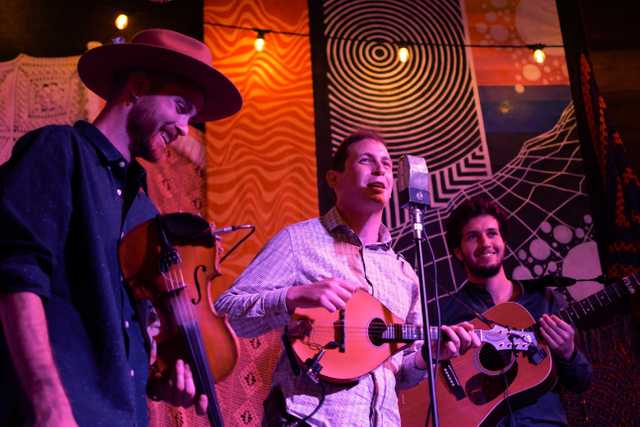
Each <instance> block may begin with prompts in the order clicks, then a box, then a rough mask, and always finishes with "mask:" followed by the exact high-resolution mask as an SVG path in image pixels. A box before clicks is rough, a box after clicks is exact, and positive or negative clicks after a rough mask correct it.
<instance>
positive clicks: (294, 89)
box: [204, 0, 318, 426]
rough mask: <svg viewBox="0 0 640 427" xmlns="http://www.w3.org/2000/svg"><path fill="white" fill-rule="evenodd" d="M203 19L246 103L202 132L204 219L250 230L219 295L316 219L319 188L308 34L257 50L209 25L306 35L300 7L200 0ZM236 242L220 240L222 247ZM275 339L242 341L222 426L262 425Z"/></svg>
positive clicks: (245, 37)
mask: <svg viewBox="0 0 640 427" xmlns="http://www.w3.org/2000/svg"><path fill="white" fill-rule="evenodd" d="M204 19H205V22H204V29H205V31H204V34H205V43H207V45H208V46H209V47H210V48H211V50H212V53H213V58H214V60H213V64H214V66H216V67H218V68H219V69H220V70H221V71H222V72H223V73H225V74H226V75H227V76H229V78H230V79H231V80H232V81H233V82H234V83H235V84H236V85H237V86H238V89H239V90H240V92H241V93H242V95H243V97H244V105H243V107H242V110H241V111H240V113H238V114H236V115H235V116H233V117H231V118H229V119H226V120H223V121H217V122H212V123H208V124H207V127H206V134H205V140H206V160H207V169H206V177H207V178H206V179H207V217H208V218H209V219H211V220H213V221H215V222H216V224H220V225H229V224H239V223H251V224H255V225H256V227H257V228H256V234H255V235H254V236H253V237H252V238H251V239H249V240H248V241H247V243H246V244H245V245H243V246H242V247H240V248H239V249H238V251H237V252H236V253H235V254H234V255H233V256H232V257H230V258H229V259H228V261H225V263H224V264H223V265H222V270H223V274H224V275H223V276H222V277H220V278H219V279H216V280H217V281H219V282H220V283H217V284H216V287H217V288H216V291H220V292H222V291H223V290H224V289H226V288H227V287H228V286H229V285H230V284H231V282H232V281H233V279H235V277H237V276H238V275H239V274H240V272H241V271H242V270H243V269H244V267H245V266H246V265H248V264H249V262H250V261H251V259H252V258H253V257H254V256H255V255H256V253H257V252H258V251H259V250H260V248H261V247H262V246H263V245H264V244H265V243H266V242H267V240H268V239H269V238H270V237H271V236H273V235H274V234H275V233H276V232H278V231H279V230H280V229H281V228H283V227H284V226H285V225H288V224H291V223H293V222H297V221H301V220H304V219H307V218H310V217H313V216H316V215H317V214H318V208H317V206H318V190H317V182H316V173H317V172H316V161H315V143H314V141H315V138H314V104H313V91H312V87H313V86H312V81H311V65H310V64H311V53H310V45H309V39H308V37H296V36H290V35H282V34H267V36H266V38H265V42H266V45H265V49H264V51H262V52H257V51H256V50H255V48H254V46H253V43H254V41H255V38H256V32H254V31H250V30H249V31H247V30H241V29H231V28H226V27H217V26H214V25H211V24H212V23H221V24H225V25H236V26H242V27H248V28H274V29H278V30H279V31H287V32H292V33H305V32H308V28H309V21H308V11H307V3H306V1H305V0H293V1H291V0H258V1H253V0H240V1H235V2H229V1H214V0H211V1H205V10H204ZM235 240H237V238H236V237H235V236H231V237H229V238H227V237H226V236H225V239H224V244H225V247H228V245H230V244H232V243H233V241H235ZM280 333H281V332H280V331H274V332H272V333H269V334H266V335H262V336H260V337H256V338H252V339H240V356H239V360H238V364H237V366H236V369H235V371H234V372H233V374H232V375H231V376H230V377H229V378H227V379H225V380H224V381H222V382H221V383H219V385H218V395H219V396H220V400H221V402H220V404H221V407H222V411H223V413H224V416H225V423H226V425H229V426H257V425H260V419H261V417H262V401H263V400H264V398H265V397H266V395H267V392H268V391H269V388H270V386H271V372H272V371H273V368H274V366H275V363H276V361H277V359H278V357H279V356H280V335H279V334H280Z"/></svg>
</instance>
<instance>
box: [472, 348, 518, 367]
mask: <svg viewBox="0 0 640 427" xmlns="http://www.w3.org/2000/svg"><path fill="white" fill-rule="evenodd" d="M514 361H515V356H514V353H513V352H512V351H504V350H503V351H498V350H496V349H495V348H494V347H493V346H491V345H489V344H484V345H483V346H482V347H480V351H478V353H477V362H478V365H479V366H478V368H479V370H480V371H481V372H484V373H485V374H487V375H498V374H501V373H503V372H505V371H506V370H508V369H509V368H510V367H511V366H512V365H513V363H514Z"/></svg>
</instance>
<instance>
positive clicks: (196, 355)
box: [174, 269, 213, 404]
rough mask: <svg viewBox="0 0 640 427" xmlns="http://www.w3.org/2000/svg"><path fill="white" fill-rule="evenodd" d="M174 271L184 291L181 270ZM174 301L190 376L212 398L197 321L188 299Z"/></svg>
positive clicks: (184, 297)
mask: <svg viewBox="0 0 640 427" xmlns="http://www.w3.org/2000/svg"><path fill="white" fill-rule="evenodd" d="M176 270H177V271H178V273H179V277H176V279H175V280H177V281H179V283H180V284H181V286H182V287H183V289H186V282H185V280H184V274H183V272H182V270H181V269H176ZM176 276H177V274H176ZM183 292H184V290H183ZM174 301H175V302H176V305H177V306H178V310H179V311H180V316H181V318H182V323H183V330H184V333H185V339H186V341H187V343H188V346H189V350H190V352H189V353H190V356H191V359H192V360H191V361H190V362H191V365H192V375H194V376H196V377H197V378H198V382H199V385H200V387H202V388H203V389H204V390H203V391H204V392H205V394H206V395H207V397H209V398H210V397H211V396H213V384H212V382H211V377H210V371H209V370H208V369H207V368H208V364H207V361H206V360H204V346H203V342H202V336H201V335H200V331H199V329H198V328H197V327H196V324H197V320H196V316H195V312H194V309H193V306H192V305H191V304H190V303H189V299H188V297H186V296H185V295H180V296H179V297H178V296H176V298H175V299H174ZM210 400H211V399H210ZM211 404H213V402H211Z"/></svg>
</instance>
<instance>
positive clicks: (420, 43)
mask: <svg viewBox="0 0 640 427" xmlns="http://www.w3.org/2000/svg"><path fill="white" fill-rule="evenodd" d="M205 25H211V26H212V27H220V28H230V29H233V30H243V31H252V32H255V33H258V36H257V38H256V42H254V46H255V47H256V50H258V47H257V46H256V45H257V44H261V45H262V47H263V48H264V42H259V43H258V40H259V39H260V36H261V35H262V39H263V40H264V35H265V34H267V33H273V34H282V35H288V36H296V37H306V38H309V37H311V34H309V33H298V32H295V31H278V30H271V29H259V28H251V27H243V26H241V25H230V24H223V23H220V22H214V21H207V22H205ZM324 37H325V38H326V39H327V40H342V41H350V42H355V43H372V44H380V40H379V39H373V38H351V37H340V36H333V35H330V34H328V35H325V36H324ZM388 43H394V44H396V45H398V44H401V47H400V49H398V55H399V54H400V52H399V51H400V50H401V49H402V47H403V46H404V47H405V48H407V55H408V54H409V49H408V46H427V47H457V48H467V47H471V48H481V49H492V48H503V49H529V50H532V51H535V50H537V49H539V50H540V51H541V52H542V55H543V56H544V52H543V51H542V50H543V49H544V48H546V47H564V45H561V44H541V43H537V44H474V43H447V42H432V41H415V40H405V41H401V42H400V41H396V42H393V41H389V42H388ZM538 55H539V54H538ZM407 59H408V58H407Z"/></svg>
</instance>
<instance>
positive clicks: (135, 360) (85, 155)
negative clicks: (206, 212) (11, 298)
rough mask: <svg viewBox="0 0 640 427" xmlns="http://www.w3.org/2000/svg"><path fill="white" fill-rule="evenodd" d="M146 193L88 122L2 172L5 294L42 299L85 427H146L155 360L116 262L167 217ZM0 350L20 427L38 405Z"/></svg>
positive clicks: (2, 409)
mask: <svg viewBox="0 0 640 427" xmlns="http://www.w3.org/2000/svg"><path fill="white" fill-rule="evenodd" d="M142 189H146V176H145V173H144V169H142V167H141V166H140V165H139V164H138V163H137V162H135V161H134V162H131V163H130V164H129V163H127V162H126V161H125V159H124V158H123V157H122V155H121V154H120V152H118V151H117V150H116V149H115V147H114V146H113V145H112V144H111V143H110V141H109V140H108V139H107V138H106V137H105V136H104V135H103V134H102V133H101V132H100V131H99V130H98V129H97V128H96V127H94V126H93V125H91V124H89V123H87V122H78V123H76V124H75V125H74V126H73V127H70V126H47V127H44V128H40V129H37V130H35V131H33V132H30V133H28V134H26V135H25V136H23V137H22V138H21V139H20V140H19V141H18V142H17V143H16V146H15V148H14V150H13V155H12V157H11V159H10V160H9V161H8V162H7V163H5V164H4V165H2V166H1V167H0V292H2V293H7V292H20V291H29V292H33V293H35V294H37V295H39V296H41V297H42V300H43V304H44V310H45V314H46V318H47V324H48V328H49V337H50V341H51V347H52V349H53V356H54V359H55V362H56V365H57V367H58V369H59V371H60V375H61V377H62V382H63V385H64V387H65V390H66V392H67V395H68V397H69V399H70V401H71V406H72V409H73V413H74V416H75V417H76V420H77V421H78V423H79V424H80V425H81V426H99V425H105V426H106V425H109V426H114V425H123V426H124V425H127V426H132V425H140V426H143V425H147V424H148V417H147V409H146V395H145V386H146V380H147V369H148V355H147V351H146V349H145V343H144V339H143V334H142V329H141V327H140V322H139V319H138V316H137V315H136V312H135V310H134V303H133V300H132V298H131V295H130V294H129V291H128V288H127V287H126V285H125V283H124V282H123V280H122V275H121V272H120V266H119V262H118V257H117V247H118V242H119V240H120V239H121V237H122V235H123V234H124V233H126V232H127V231H128V230H129V229H131V228H132V227H133V226H135V225H137V224H139V223H141V222H143V221H145V220H147V219H149V218H152V217H153V216H155V215H156V214H157V210H156V209H155V207H154V206H153V204H152V202H151V201H150V199H149V198H148V197H147V195H146V193H145V191H143V190H142ZM125 200H126V201H127V202H126V203H125ZM125 206H126V207H129V208H128V209H125ZM0 338H1V339H0V364H1V367H0V392H1V393H2V396H1V398H0V425H13V424H17V423H19V422H20V421H19V420H22V419H23V417H24V416H25V413H27V412H26V408H28V406H26V405H27V402H28V400H26V399H25V396H24V395H23V393H22V391H20V387H19V385H18V383H17V378H16V374H15V370H14V368H13V366H12V363H11V361H10V358H9V355H8V352H7V348H6V342H5V339H4V335H3V334H2V335H0Z"/></svg>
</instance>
